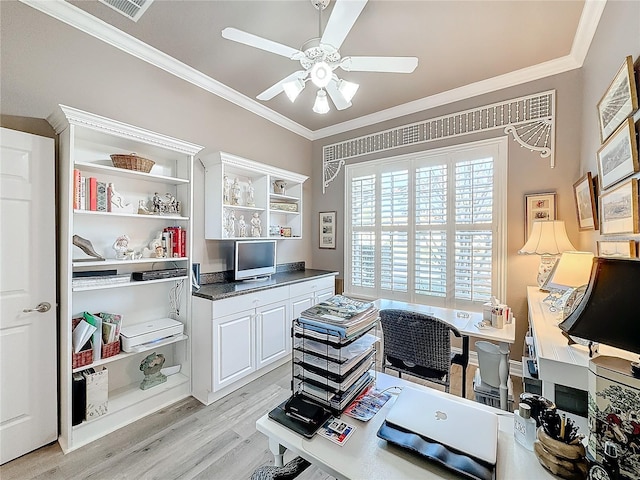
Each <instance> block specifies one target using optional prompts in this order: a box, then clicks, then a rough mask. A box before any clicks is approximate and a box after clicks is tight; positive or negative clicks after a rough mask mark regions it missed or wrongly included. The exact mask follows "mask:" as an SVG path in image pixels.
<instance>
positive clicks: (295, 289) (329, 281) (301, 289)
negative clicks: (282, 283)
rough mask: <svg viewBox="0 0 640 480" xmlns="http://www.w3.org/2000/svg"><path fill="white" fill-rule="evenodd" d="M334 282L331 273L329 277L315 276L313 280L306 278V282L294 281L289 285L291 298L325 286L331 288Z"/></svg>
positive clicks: (313, 291)
mask: <svg viewBox="0 0 640 480" xmlns="http://www.w3.org/2000/svg"><path fill="white" fill-rule="evenodd" d="M334 282H335V277H334V276H333V275H331V276H329V277H321V278H316V279H315V280H307V281H306V282H299V283H294V284H292V285H290V287H289V288H290V289H291V298H294V297H300V296H302V295H309V294H311V293H315V292H317V291H320V290H323V289H326V288H333V287H334Z"/></svg>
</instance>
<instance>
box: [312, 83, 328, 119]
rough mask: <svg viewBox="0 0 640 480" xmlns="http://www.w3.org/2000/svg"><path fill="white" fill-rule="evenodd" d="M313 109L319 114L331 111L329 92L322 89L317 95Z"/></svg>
mask: <svg viewBox="0 0 640 480" xmlns="http://www.w3.org/2000/svg"><path fill="white" fill-rule="evenodd" d="M313 111H314V112H316V113H319V114H321V115H322V114H325V113H327V112H328V111H329V101H328V100H327V92H325V91H324V90H322V89H320V90H318V94H317V95H316V101H315V103H314V104H313Z"/></svg>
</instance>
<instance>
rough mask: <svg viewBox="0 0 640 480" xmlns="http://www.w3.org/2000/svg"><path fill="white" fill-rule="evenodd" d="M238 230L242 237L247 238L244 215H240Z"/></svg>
mask: <svg viewBox="0 0 640 480" xmlns="http://www.w3.org/2000/svg"><path fill="white" fill-rule="evenodd" d="M238 230H239V235H238V236H240V237H246V236H247V223H246V222H245V221H244V215H240V219H239V220H238Z"/></svg>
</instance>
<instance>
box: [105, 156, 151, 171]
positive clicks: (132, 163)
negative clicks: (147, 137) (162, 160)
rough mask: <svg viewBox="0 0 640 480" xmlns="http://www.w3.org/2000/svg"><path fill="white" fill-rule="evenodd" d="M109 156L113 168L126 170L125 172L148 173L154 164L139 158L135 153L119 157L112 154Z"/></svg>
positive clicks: (146, 159)
mask: <svg viewBox="0 0 640 480" xmlns="http://www.w3.org/2000/svg"><path fill="white" fill-rule="evenodd" d="M110 156H111V161H112V162H113V166H114V167H117V168H126V169H127V170H135V171H137V172H144V173H149V172H150V171H151V168H152V167H153V165H154V164H155V163H156V162H154V161H153V160H149V159H148V158H143V157H139V156H138V155H136V154H135V153H131V154H129V155H121V154H116V153H114V154H113V155H110Z"/></svg>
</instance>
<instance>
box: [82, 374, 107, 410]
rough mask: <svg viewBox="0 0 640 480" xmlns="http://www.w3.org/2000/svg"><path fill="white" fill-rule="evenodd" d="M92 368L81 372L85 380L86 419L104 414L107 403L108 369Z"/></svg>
mask: <svg viewBox="0 0 640 480" xmlns="http://www.w3.org/2000/svg"><path fill="white" fill-rule="evenodd" d="M92 370H93V369H88V370H84V371H83V372H82V374H83V375H84V377H85V379H86V382H87V406H86V409H87V412H86V419H87V421H88V420H94V419H96V418H98V417H101V416H102V415H104V414H106V413H107V410H108V404H109V371H108V370H107V369H106V368H105V367H102V369H101V370H96V371H92Z"/></svg>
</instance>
